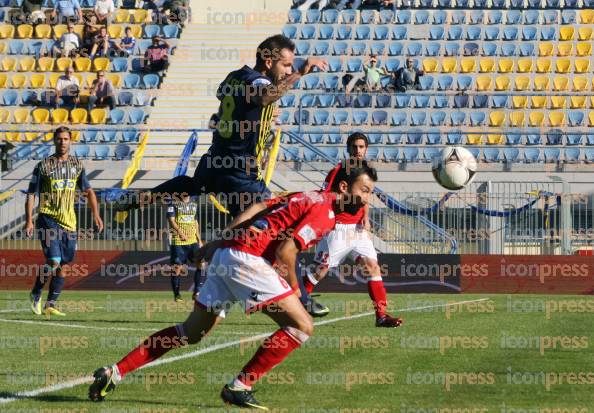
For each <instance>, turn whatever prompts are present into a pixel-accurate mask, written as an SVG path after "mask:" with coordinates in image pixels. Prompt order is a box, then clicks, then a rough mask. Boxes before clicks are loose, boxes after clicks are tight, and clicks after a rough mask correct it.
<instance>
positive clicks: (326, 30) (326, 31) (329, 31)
mask: <svg viewBox="0 0 594 413" xmlns="http://www.w3.org/2000/svg"><path fill="white" fill-rule="evenodd" d="M287 37H288V36H287ZM333 38H334V26H331V25H325V24H323V25H321V26H320V30H319V31H318V39H320V40H332V39H333Z"/></svg>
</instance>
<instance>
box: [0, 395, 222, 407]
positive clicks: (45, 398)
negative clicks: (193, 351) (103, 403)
mask: <svg viewBox="0 0 594 413" xmlns="http://www.w3.org/2000/svg"><path fill="white" fill-rule="evenodd" d="M0 398H14V399H16V400H34V401H39V402H50V403H67V402H71V403H88V404H89V406H91V405H95V403H93V402H91V401H90V400H89V399H88V398H87V397H82V396H81V397H75V396H59V395H52V394H46V395H42V396H33V397H27V396H19V395H18V394H16V393H9V392H0ZM109 402H110V403H112V404H117V403H135V404H140V405H142V404H145V405H163V406H172V404H171V402H170V401H169V402H167V401H162V402H160V401H149V400H133V399H119V400H113V399H110V400H109ZM173 406H185V404H181V403H180V404H173ZM205 407H221V405H216V406H215V405H212V406H205Z"/></svg>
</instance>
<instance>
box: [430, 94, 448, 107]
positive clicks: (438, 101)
mask: <svg viewBox="0 0 594 413" xmlns="http://www.w3.org/2000/svg"><path fill="white" fill-rule="evenodd" d="M449 106H450V97H449V96H443V95H438V96H435V97H434V99H433V107H434V108H438V109H441V108H447V107H449Z"/></svg>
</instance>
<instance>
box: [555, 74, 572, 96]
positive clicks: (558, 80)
mask: <svg viewBox="0 0 594 413" xmlns="http://www.w3.org/2000/svg"><path fill="white" fill-rule="evenodd" d="M568 89H569V78H568V77H567V76H555V78H554V79H553V90H554V91H555V92H565V91H566V90H568Z"/></svg>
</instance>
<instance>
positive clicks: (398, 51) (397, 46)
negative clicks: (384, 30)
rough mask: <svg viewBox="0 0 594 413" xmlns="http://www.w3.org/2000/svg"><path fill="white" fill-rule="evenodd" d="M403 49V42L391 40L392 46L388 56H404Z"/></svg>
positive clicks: (389, 48)
mask: <svg viewBox="0 0 594 413" xmlns="http://www.w3.org/2000/svg"><path fill="white" fill-rule="evenodd" d="M402 49H403V45H402V43H399V42H390V46H388V56H402Z"/></svg>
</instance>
